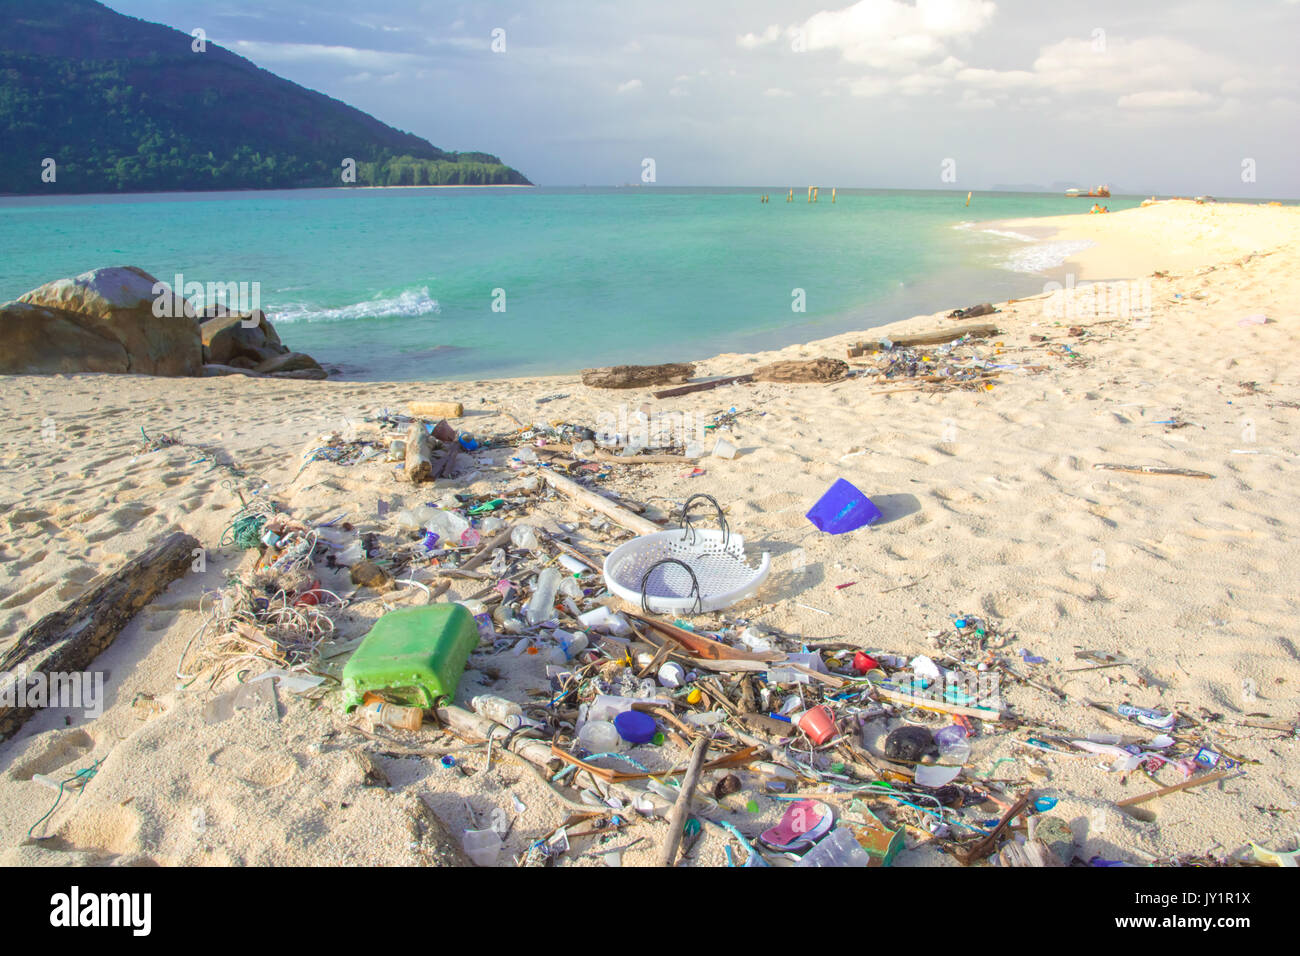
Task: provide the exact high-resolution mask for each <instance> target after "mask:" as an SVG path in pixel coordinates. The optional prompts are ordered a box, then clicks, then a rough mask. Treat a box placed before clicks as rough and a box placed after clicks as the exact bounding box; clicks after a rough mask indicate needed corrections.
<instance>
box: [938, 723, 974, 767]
mask: <svg viewBox="0 0 1300 956" xmlns="http://www.w3.org/2000/svg"><path fill="white" fill-rule="evenodd" d="M934 741H935V743H937V744H938V745H939V763H941V764H944V765H945V766H949V767H962V766H965V764H966V761H967V760H969V759H970V752H971V750H970V741H968V740H967V739H966V729H965V728H964V727H962V726H961V725H959V724H952V725H950V726H948V727H944V728H943V729H942V730H939V731H936V732H935V735H934Z"/></svg>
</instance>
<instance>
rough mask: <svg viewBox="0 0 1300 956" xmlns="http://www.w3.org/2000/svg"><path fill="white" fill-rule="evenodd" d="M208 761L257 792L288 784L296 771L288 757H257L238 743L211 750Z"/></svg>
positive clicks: (289, 755)
mask: <svg viewBox="0 0 1300 956" xmlns="http://www.w3.org/2000/svg"><path fill="white" fill-rule="evenodd" d="M208 762H209V763H211V764H212V765H213V766H214V767H220V768H221V769H222V770H226V771H228V772H229V773H231V774H233V775H234V776H235V777H237V778H239V779H240V780H242V781H243V782H244V783H246V784H248V785H249V786H252V787H256V788H257V789H259V790H269V789H270V788H272V787H278V786H280V785H281V784H284V783H288V782H289V780H290V779H291V778H292V777H293V775H294V774H296V773H297V772H298V762H297V761H296V760H294V758H293V756H292V755H291V754H287V753H278V754H277V753H267V754H258V753H256V752H255V751H253V750H250V749H249V748H247V747H243V746H240V745H238V744H232V745H230V746H227V747H222V748H220V749H218V750H216V751H214V752H213V753H212V755H211V756H210V757H208Z"/></svg>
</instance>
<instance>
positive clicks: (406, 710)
mask: <svg viewBox="0 0 1300 956" xmlns="http://www.w3.org/2000/svg"><path fill="white" fill-rule="evenodd" d="M361 712H362V713H363V714H365V715H366V716H367V717H368V718H370V720H372V721H374V722H375V723H376V724H380V725H382V726H384V727H391V728H393V729H394V730H419V729H420V726H421V725H422V724H423V723H424V711H422V710H421V709H420V708H419V707H403V706H401V705H400V704H390V703H388V701H386V700H380V699H379V698H378V697H374V696H373V695H370V694H367V695H366V700H365V702H364V703H363V704H362V705H361Z"/></svg>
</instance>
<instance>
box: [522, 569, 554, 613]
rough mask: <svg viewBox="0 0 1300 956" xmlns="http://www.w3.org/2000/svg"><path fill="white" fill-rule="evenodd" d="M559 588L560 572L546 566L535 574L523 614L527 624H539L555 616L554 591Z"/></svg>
mask: <svg viewBox="0 0 1300 956" xmlns="http://www.w3.org/2000/svg"><path fill="white" fill-rule="evenodd" d="M559 589H560V572H559V571H558V570H556V569H555V568H547V569H546V570H544V571H543V572H542V573H541V574H539V575H537V583H536V584H535V585H534V586H533V596H532V598H531V599H530V600H529V601H528V608H527V610H525V612H524V615H525V617H527V619H528V623H529V624H541V623H543V622H545V621H549V620H550V619H551V618H553V617H555V593H556V592H557V591H558V590H559Z"/></svg>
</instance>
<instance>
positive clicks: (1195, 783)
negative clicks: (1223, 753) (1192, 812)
mask: <svg viewBox="0 0 1300 956" xmlns="http://www.w3.org/2000/svg"><path fill="white" fill-rule="evenodd" d="M1232 776H1235V774H1231V773H1228V772H1227V771H1226V770H1216V771H1214V773H1207V774H1206V775H1205V776H1203V777H1193V778H1192V779H1191V780H1184V781H1183V782H1182V783H1175V784H1173V785H1171V786H1168V787H1161V788H1160V789H1159V790H1149V791H1147V792H1146V793H1139V794H1138V795H1137V796H1136V797H1129V798H1128V799H1127V800H1121V801H1119V803H1117V804H1115V806H1117V807H1135V806H1137V805H1138V804H1139V803H1146V802H1147V801H1148V800H1154V799H1156V798H1157V797H1165V796H1168V795H1169V794H1171V793H1177V792H1178V791H1179V790H1188V789H1190V788H1191V787H1199V786H1201V785H1202V784H1207V783H1214V781H1216V780H1222V779H1223V778H1224V777H1232Z"/></svg>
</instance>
